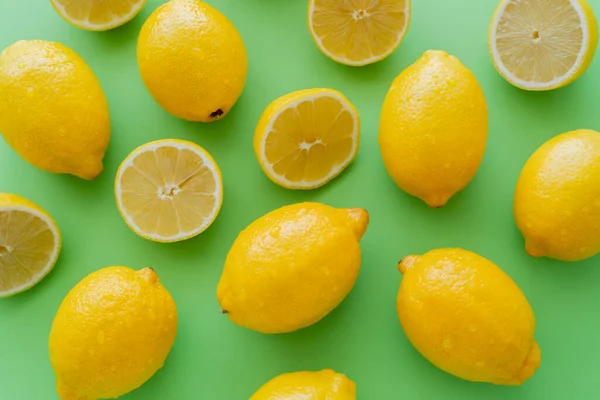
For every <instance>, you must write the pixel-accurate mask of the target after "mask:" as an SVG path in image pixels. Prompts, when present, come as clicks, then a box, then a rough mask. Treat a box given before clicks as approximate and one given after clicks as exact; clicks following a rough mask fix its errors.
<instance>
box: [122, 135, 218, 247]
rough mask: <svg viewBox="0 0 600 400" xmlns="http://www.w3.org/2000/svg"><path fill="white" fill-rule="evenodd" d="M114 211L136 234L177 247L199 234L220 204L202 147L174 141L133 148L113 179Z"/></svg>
mask: <svg viewBox="0 0 600 400" xmlns="http://www.w3.org/2000/svg"><path fill="white" fill-rule="evenodd" d="M115 195H116V198H117V206H118V208H119V212H120V213H121V215H122V216H123V219H124V220H125V222H126V223H127V225H129V227H130V228H131V229H132V230H133V231H134V232H135V233H137V234H138V235H140V236H142V237H144V238H146V239H150V240H154V241H157V242H177V241H180V240H185V239H189V238H191V237H194V236H196V235H198V234H200V233H202V232H204V231H205V230H206V229H207V228H208V227H209V226H210V225H211V224H212V223H213V221H214V220H215V218H216V217H217V214H218V213H219V210H220V209H221V204H222V203H223V182H222V180H221V171H220V170H219V167H218V166H217V163H216V162H215V160H213V158H212V157H211V156H210V154H208V153H207V152H206V150H204V149H203V148H202V147H200V146H198V145H197V144H194V143H192V142H187V141H184V140H177V139H166V140H159V141H156V142H151V143H147V144H145V145H143V146H140V147H138V148H137V149H135V150H134V151H133V152H132V153H131V154H130V155H129V156H128V157H127V158H126V159H125V160H124V161H123V163H122V164H121V166H120V167H119V171H118V172H117V178H116V180H115Z"/></svg>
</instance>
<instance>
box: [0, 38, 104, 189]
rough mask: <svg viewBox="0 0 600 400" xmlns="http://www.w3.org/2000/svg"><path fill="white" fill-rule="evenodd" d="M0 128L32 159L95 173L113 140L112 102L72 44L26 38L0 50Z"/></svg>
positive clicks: (58, 169) (48, 167)
mask: <svg viewBox="0 0 600 400" xmlns="http://www.w3.org/2000/svg"><path fill="white" fill-rule="evenodd" d="M0 132H1V133H2V135H3V136H4V139H5V140H6V142H7V143H8V144H9V145H10V146H11V147H12V148H13V149H14V150H15V151H16V152H17V153H18V154H19V155H20V156H21V157H23V158H24V159H25V160H26V161H27V162H29V163H30V164H32V165H34V166H36V167H38V168H41V169H43V170H45V171H48V172H55V173H59V174H71V175H75V176H78V177H80V178H84V179H93V178H95V177H97V176H98V175H99V174H100V172H102V158H103V157H104V153H105V151H106V148H107V147H108V142H109V140H110V117H109V112H108V103H107V102H106V98H105V97H104V92H103V91H102V88H101V87H100V83H99V82H98V79H97V78H96V76H95V75H94V73H93V72H92V70H91V69H90V68H89V67H88V65H87V64H86V63H85V61H83V59H81V57H79V56H78V55H77V54H76V53H75V52H74V51H73V50H71V49H69V48H68V47H65V46H63V45H62V44H60V43H52V42H46V41H44V40H27V41H25V40H22V41H19V42H16V43H14V44H12V45H11V46H9V47H7V48H6V49H4V51H2V53H0Z"/></svg>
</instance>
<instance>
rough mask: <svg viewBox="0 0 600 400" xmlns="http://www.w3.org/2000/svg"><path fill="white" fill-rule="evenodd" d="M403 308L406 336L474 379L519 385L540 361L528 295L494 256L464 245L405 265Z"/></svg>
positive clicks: (444, 365)
mask: <svg viewBox="0 0 600 400" xmlns="http://www.w3.org/2000/svg"><path fill="white" fill-rule="evenodd" d="M399 269H400V272H401V273H403V274H404V278H403V279H402V283H401V284H400V290H399V292H398V299H397V310H398V316H399V317H400V323H401V325H402V328H403V329H404V332H405V333H406V336H407V337H408V339H409V340H410V342H411V343H412V344H413V345H414V346H415V348H416V349H417V350H418V351H419V353H421V354H422V355H423V356H424V357H425V358H426V359H428V360H429V361H430V362H431V363H433V364H434V365H435V366H436V367H438V368H440V369H442V370H444V371H446V372H448V373H450V374H452V375H456V376H458V377H459V378H462V379H466V380H468V381H473V382H490V383H495V384H499V385H520V384H521V383H523V382H525V381H526V380H527V379H529V378H530V377H531V376H532V375H533V374H534V372H535V371H536V370H537V368H538V367H539V364H540V359H541V353H540V348H539V346H538V344H537V342H536V341H535V339H534V337H533V335H534V331H535V317H534V315H533V311H532V310H531V307H530V305H529V303H528V302H527V299H526V298H525V296H524V295H523V293H522V292H521V290H520V289H519V287H518V286H517V285H516V284H515V282H514V281H513V280H512V279H510V277H509V276H508V275H506V274H505V273H504V271H502V270H501V269H500V268H498V267H497V266H496V265H495V264H494V263H492V262H491V261H489V260H487V259H485V258H483V257H481V256H479V255H477V254H474V253H471V252H469V251H465V250H462V249H439V250H433V251H430V252H428V253H426V254H425V255H422V256H409V257H406V258H404V259H403V260H402V261H401V262H400V264H399Z"/></svg>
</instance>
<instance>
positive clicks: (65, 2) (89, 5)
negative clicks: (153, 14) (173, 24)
mask: <svg viewBox="0 0 600 400" xmlns="http://www.w3.org/2000/svg"><path fill="white" fill-rule="evenodd" d="M147 1H148V0H52V3H53V4H54V6H55V7H56V8H57V9H58V10H59V13H61V15H63V17H65V18H66V19H68V20H69V21H70V22H72V23H74V24H76V25H78V26H79V25H81V26H84V27H88V28H98V29H101V28H102V27H106V28H107V29H109V28H111V27H116V26H118V25H120V24H122V23H125V22H127V21H129V20H130V19H131V18H133V17H134V16H135V14H137V12H138V11H139V10H141V9H142V7H143V6H144V5H145V4H146V2H147Z"/></svg>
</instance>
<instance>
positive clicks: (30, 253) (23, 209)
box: [0, 193, 61, 297]
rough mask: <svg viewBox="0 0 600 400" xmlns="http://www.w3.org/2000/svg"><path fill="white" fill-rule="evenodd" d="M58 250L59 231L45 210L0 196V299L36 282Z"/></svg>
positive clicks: (46, 271) (51, 264)
mask: <svg viewBox="0 0 600 400" xmlns="http://www.w3.org/2000/svg"><path fill="white" fill-rule="evenodd" d="M60 248H61V236H60V231H59V230H58V227H57V226H56V223H55V222H54V220H53V219H52V217H51V216H50V215H49V214H48V213H47V212H46V211H44V210H43V209H42V208H40V207H39V206H37V205H36V204H34V203H32V202H31V201H29V200H27V199H25V198H23V197H21V196H17V195H14V194H5V193H0V297H8V296H12V295H14V294H17V293H20V292H23V291H25V290H27V289H29V288H31V287H32V286H34V285H35V284H37V283H38V282H40V281H41V280H42V279H43V278H44V277H45V276H46V275H48V273H49V272H50V271H51V270H52V268H53V267H54V264H56V260H57V259H58V254H59V253H60Z"/></svg>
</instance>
